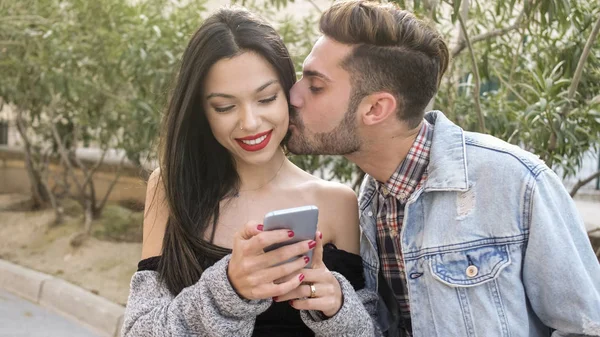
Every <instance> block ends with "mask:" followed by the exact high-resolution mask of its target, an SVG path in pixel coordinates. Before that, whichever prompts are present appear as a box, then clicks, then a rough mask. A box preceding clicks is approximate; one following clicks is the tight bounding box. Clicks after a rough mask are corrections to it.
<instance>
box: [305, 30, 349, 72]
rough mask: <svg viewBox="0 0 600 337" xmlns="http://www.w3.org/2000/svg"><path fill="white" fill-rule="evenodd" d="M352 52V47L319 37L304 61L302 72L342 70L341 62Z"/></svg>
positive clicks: (325, 37)
mask: <svg viewBox="0 0 600 337" xmlns="http://www.w3.org/2000/svg"><path fill="white" fill-rule="evenodd" d="M351 51H352V46H350V45H347V44H343V43H339V42H337V41H335V40H333V39H331V38H329V37H327V36H321V37H320V38H319V39H318V40H317V42H316V43H315V45H314V46H313V49H312V51H311V52H310V54H309V55H308V57H307V58H306V60H305V61H304V70H316V71H320V72H324V73H327V72H332V71H335V70H342V68H341V62H342V61H343V60H344V58H345V57H346V56H347V55H348V54H349V53H350V52H351Z"/></svg>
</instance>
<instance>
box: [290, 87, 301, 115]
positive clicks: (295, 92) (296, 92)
mask: <svg viewBox="0 0 600 337" xmlns="http://www.w3.org/2000/svg"><path fill="white" fill-rule="evenodd" d="M300 93H301V90H300V82H296V84H294V86H292V89H291V90H290V104H291V105H292V106H293V107H294V108H296V109H299V108H302V105H304V101H303V100H302V95H301V94H300Z"/></svg>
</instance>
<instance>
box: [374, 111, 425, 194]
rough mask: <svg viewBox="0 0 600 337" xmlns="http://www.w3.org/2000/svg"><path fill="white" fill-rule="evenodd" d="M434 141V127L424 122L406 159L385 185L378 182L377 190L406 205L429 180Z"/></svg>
mask: <svg viewBox="0 0 600 337" xmlns="http://www.w3.org/2000/svg"><path fill="white" fill-rule="evenodd" d="M432 139H433V127H432V125H431V124H429V122H427V121H426V120H423V124H422V126H421V130H420V131H419V134H418V135H417V138H415V141H414V142H413V145H412V146H411V148H410V150H409V151H408V154H407V155H406V158H405V159H404V160H403V161H402V162H401V163H400V165H399V166H398V168H396V171H395V172H394V173H393V174H392V176H391V177H390V179H388V181H387V182H386V183H385V184H383V183H381V182H379V181H377V182H376V184H377V190H378V191H379V193H381V194H382V195H383V196H384V197H386V198H387V197H388V196H389V195H392V196H394V197H395V198H396V199H398V201H400V202H401V203H402V204H406V202H407V201H408V198H409V197H410V196H411V195H412V193H413V192H414V191H415V190H416V189H417V188H418V187H420V184H421V183H422V182H424V181H425V179H426V178H427V172H426V170H427V165H428V164H429V151H430V149H431V140H432Z"/></svg>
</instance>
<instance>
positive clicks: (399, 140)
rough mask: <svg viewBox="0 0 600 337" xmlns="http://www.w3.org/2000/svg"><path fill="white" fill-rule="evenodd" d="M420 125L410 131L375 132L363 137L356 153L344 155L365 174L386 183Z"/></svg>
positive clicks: (405, 152) (412, 140)
mask: <svg viewBox="0 0 600 337" xmlns="http://www.w3.org/2000/svg"><path fill="white" fill-rule="evenodd" d="M421 126H422V123H421V124H419V125H418V126H417V127H416V128H413V129H411V130H406V129H401V128H398V129H397V130H391V131H388V132H381V131H377V132H374V133H373V134H372V135H370V136H368V137H364V138H363V140H365V139H368V141H364V142H363V144H362V146H361V149H360V150H359V151H358V152H355V153H352V154H349V155H346V158H347V159H348V160H350V161H352V162H354V163H355V164H356V165H358V167H360V168H361V169H362V170H363V171H364V172H365V173H367V174H368V175H370V176H371V177H373V178H375V179H376V180H377V181H380V182H382V183H385V182H387V181H388V180H389V179H390V177H391V176H392V174H393V173H394V172H395V171H396V169H397V168H398V166H399V165H400V163H402V161H403V160H404V159H405V158H406V156H407V155H408V152H409V151H410V148H411V147H412V145H413V143H414V142H415V139H416V138H417V135H418V134H419V131H420V130H421Z"/></svg>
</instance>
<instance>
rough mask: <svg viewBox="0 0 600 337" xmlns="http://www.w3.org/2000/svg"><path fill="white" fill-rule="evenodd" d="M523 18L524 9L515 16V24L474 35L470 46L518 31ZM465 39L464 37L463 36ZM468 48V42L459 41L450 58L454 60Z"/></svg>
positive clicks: (464, 40)
mask: <svg viewBox="0 0 600 337" xmlns="http://www.w3.org/2000/svg"><path fill="white" fill-rule="evenodd" d="M524 16H525V9H523V10H522V11H521V13H519V16H517V18H516V19H515V22H514V23H513V24H512V25H510V26H508V27H505V28H498V29H494V30H492V31H489V32H486V33H483V34H480V35H476V36H474V37H473V38H472V39H471V44H475V43H477V42H479V41H484V40H487V39H491V38H493V37H498V36H502V35H504V34H506V33H508V32H511V31H513V30H515V29H518V28H519V27H521V23H522V22H521V21H522V20H523V17H524ZM459 17H460V13H459ZM465 37H466V35H465ZM467 46H468V42H467V40H466V39H463V40H461V41H460V42H459V43H458V45H456V46H455V47H454V48H453V49H452V58H455V57H456V56H457V55H458V54H460V52H462V51H463V50H464V49H465V48H466V47H467Z"/></svg>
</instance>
